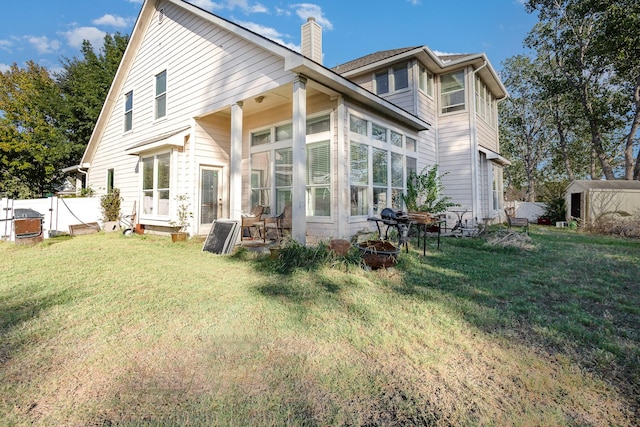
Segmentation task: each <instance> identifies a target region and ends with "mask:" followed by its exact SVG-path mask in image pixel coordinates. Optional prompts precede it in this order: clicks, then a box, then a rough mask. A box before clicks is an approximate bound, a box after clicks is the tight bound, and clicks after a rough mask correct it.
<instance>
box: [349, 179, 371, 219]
mask: <svg viewBox="0 0 640 427" xmlns="http://www.w3.org/2000/svg"><path fill="white" fill-rule="evenodd" d="M368 189H369V187H362V186H357V185H352V186H351V215H354V216H355V215H368V214H369V196H368Z"/></svg>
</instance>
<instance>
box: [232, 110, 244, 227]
mask: <svg viewBox="0 0 640 427" xmlns="http://www.w3.org/2000/svg"><path fill="white" fill-rule="evenodd" d="M229 163H230V165H229V166H230V167H229V218H230V219H232V220H236V221H241V220H242V217H241V215H242V102H238V103H236V104H234V105H232V106H231V155H230V161H229Z"/></svg>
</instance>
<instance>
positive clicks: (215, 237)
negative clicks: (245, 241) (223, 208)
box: [202, 219, 240, 254]
mask: <svg viewBox="0 0 640 427" xmlns="http://www.w3.org/2000/svg"><path fill="white" fill-rule="evenodd" d="M239 233H240V224H239V221H232V220H227V219H219V220H217V221H214V222H213V225H212V226H211V230H210V231H209V235H208V236H207V239H206V240H205V241H204V245H203V246H202V250H203V251H207V252H213V253H214V254H228V253H230V252H231V250H233V247H234V246H235V244H236V241H237V240H238V234H239Z"/></svg>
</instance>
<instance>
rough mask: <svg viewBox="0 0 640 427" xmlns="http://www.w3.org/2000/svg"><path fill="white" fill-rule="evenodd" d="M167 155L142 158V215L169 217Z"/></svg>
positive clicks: (169, 172) (168, 168)
mask: <svg viewBox="0 0 640 427" xmlns="http://www.w3.org/2000/svg"><path fill="white" fill-rule="evenodd" d="M170 182H171V157H170V154H169V153H166V154H158V155H155V156H149V157H144V158H142V213H143V214H144V215H150V216H168V215H169V192H170V189H169V184H170Z"/></svg>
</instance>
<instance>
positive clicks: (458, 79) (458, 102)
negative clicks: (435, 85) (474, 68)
mask: <svg viewBox="0 0 640 427" xmlns="http://www.w3.org/2000/svg"><path fill="white" fill-rule="evenodd" d="M440 86H441V87H440V91H441V95H440V97H441V105H442V113H453V112H456V111H463V110H464V109H465V102H464V99H465V94H464V88H465V84H464V70H460V71H457V72H455V73H449V74H443V75H442V76H440Z"/></svg>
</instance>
